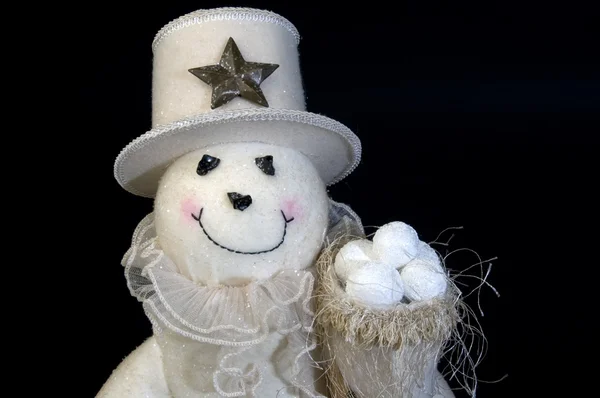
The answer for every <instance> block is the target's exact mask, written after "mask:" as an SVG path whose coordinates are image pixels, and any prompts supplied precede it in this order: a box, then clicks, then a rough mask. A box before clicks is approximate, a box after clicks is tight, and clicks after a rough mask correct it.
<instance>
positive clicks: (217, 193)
mask: <svg viewBox="0 0 600 398" xmlns="http://www.w3.org/2000/svg"><path fill="white" fill-rule="evenodd" d="M205 154H208V155H209V156H213V157H216V158H218V159H219V165H218V166H217V167H216V168H215V169H213V170H211V171H210V172H209V173H208V174H207V175H204V176H199V175H198V174H197V173H196V168H197V166H198V162H199V161H200V159H202V157H203V156H204V155H205ZM268 155H270V156H273V167H274V168H275V175H273V176H270V175H266V174H265V173H264V172H263V171H261V170H260V169H259V168H258V167H257V165H256V162H255V158H257V157H264V156H268ZM228 192H237V193H239V194H241V195H249V196H250V197H251V198H252V203H251V204H250V206H249V207H248V208H247V209H245V210H244V211H240V210H236V209H235V208H234V207H233V205H232V203H231V201H230V200H229V198H228V195H227V194H228ZM200 211H202V217H201V220H200V221H201V222H202V226H201V225H199V224H200V223H199V221H198V220H197V219H196V218H195V216H198V215H199V213H200ZM154 214H155V217H156V219H155V221H156V231H157V235H158V236H159V241H160V244H161V248H162V249H163V251H164V252H165V254H166V255H167V256H168V257H169V258H170V259H171V260H172V261H173V262H174V263H175V264H176V265H177V267H178V269H179V271H180V272H181V273H182V274H184V275H185V276H187V277H188V278H189V279H191V280H192V281H195V282H199V283H202V284H205V285H208V286H214V285H219V284H223V285H242V284H247V283H248V282H250V281H251V280H257V279H258V280H261V279H267V278H269V277H270V276H271V275H273V274H274V273H276V272H277V271H279V270H280V269H282V268H286V269H303V268H306V267H310V266H312V265H313V263H314V261H315V260H316V258H317V255H318V254H319V251H320V249H321V246H322V244H323V239H324V238H325V234H326V232H327V226H328V196H327V191H326V188H325V184H323V181H322V180H321V179H320V177H319V174H318V172H317V171H316V170H315V168H314V167H313V165H312V164H311V162H310V161H309V160H308V159H307V158H306V157H305V156H303V155H302V154H301V153H299V152H297V151H295V150H292V149H289V148H282V147H276V146H272V145H265V144H256V143H254V144H240V143H233V144H225V145H218V146H214V147H210V148H206V149H205V150H201V151H198V152H193V153H190V154H187V155H184V156H183V157H181V158H179V159H178V160H176V161H175V162H174V163H173V164H172V165H171V166H170V167H169V169H168V170H167V172H166V173H165V174H164V176H163V178H162V180H161V183H160V187H159V189H158V192H157V195H156V199H155V200H154ZM284 214H285V219H284V217H283V215H284ZM285 220H291V221H290V222H288V223H286V222H285ZM205 233H206V234H208V235H209V236H210V237H211V239H212V241H211V240H209V239H208V238H207V236H206V235H205ZM214 242H216V243H218V244H219V245H222V246H225V247H227V248H228V249H230V250H233V251H239V252H254V253H255V254H251V255H249V254H240V253H234V252H232V251H230V250H225V249H223V248H222V247H221V246H219V245H217V244H215V243H214ZM274 247H277V248H276V249H275V250H269V249H272V248H274Z"/></svg>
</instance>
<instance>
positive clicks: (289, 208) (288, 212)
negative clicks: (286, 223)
mask: <svg viewBox="0 0 600 398" xmlns="http://www.w3.org/2000/svg"><path fill="white" fill-rule="evenodd" d="M281 210H283V212H284V213H285V216H286V218H287V219H290V218H292V217H293V218H294V220H298V221H300V220H302V217H303V215H304V211H303V208H302V205H300V204H299V203H298V201H297V200H296V199H286V200H284V201H283V203H282V205H281Z"/></svg>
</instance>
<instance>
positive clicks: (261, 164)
mask: <svg viewBox="0 0 600 398" xmlns="http://www.w3.org/2000/svg"><path fill="white" fill-rule="evenodd" d="M254 161H255V162H256V165H257V166H258V168H259V169H261V170H262V172H263V173H265V174H268V175H270V176H274V175H275V168H274V167H273V156H271V155H268V156H263V157H262V158H256V159H254Z"/></svg>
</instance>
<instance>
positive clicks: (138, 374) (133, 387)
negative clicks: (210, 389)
mask: <svg viewBox="0 0 600 398" xmlns="http://www.w3.org/2000/svg"><path fill="white" fill-rule="evenodd" d="M113 397H114V398H130V397H131V398H133V397H150V398H167V397H171V394H170V393H169V389H168V387H167V382H166V380H165V376H164V372H163V367H162V357H161V352H160V348H159V347H158V345H157V344H156V340H155V339H154V337H150V338H149V339H147V340H146V341H145V342H144V343H143V344H142V345H140V346H139V347H138V348H136V349H135V350H134V351H133V352H132V353H131V354H129V355H128V356H127V357H126V358H125V359H124V360H123V361H122V362H121V363H120V364H119V366H118V367H117V368H116V369H115V370H114V371H113V372H112V374H111V375H110V377H109V379H108V380H107V381H106V382H105V383H104V385H103V386H102V388H101V389H100V391H99V392H98V394H97V395H96V398H113Z"/></svg>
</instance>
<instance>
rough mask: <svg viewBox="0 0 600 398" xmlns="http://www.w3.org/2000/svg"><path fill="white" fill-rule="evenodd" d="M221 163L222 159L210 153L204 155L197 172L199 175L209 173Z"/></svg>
mask: <svg viewBox="0 0 600 398" xmlns="http://www.w3.org/2000/svg"><path fill="white" fill-rule="evenodd" d="M219 163H221V159H219V158H217V157H214V156H210V155H208V154H206V155H204V156H202V159H200V161H199V162H198V167H196V173H198V175H201V176H204V175H207V174H208V172H209V171H211V170H213V169H215V168H216V167H217V166H218V165H219Z"/></svg>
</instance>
